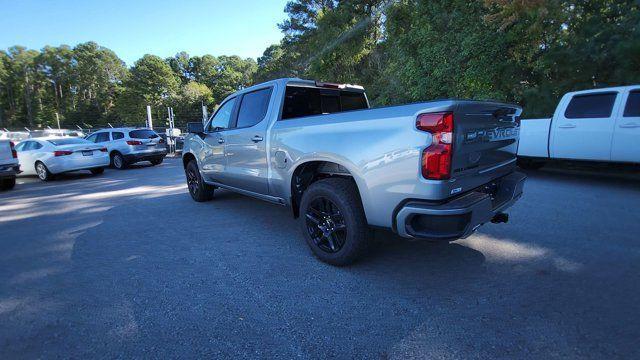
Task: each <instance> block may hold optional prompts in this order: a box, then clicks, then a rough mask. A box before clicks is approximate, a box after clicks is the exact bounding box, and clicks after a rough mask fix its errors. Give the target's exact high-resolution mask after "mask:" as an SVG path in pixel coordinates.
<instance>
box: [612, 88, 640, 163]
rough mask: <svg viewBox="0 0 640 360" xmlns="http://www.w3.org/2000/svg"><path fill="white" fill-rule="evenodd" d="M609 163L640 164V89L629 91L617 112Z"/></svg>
mask: <svg viewBox="0 0 640 360" xmlns="http://www.w3.org/2000/svg"><path fill="white" fill-rule="evenodd" d="M618 113H619V115H618V118H617V120H616V126H615V129H614V131H613V144H612V147H611V161H620V162H634V163H640V89H637V90H632V91H630V92H629V93H628V94H627V96H626V101H625V106H624V107H621V110H620V111H619V112H618Z"/></svg>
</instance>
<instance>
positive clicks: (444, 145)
mask: <svg viewBox="0 0 640 360" xmlns="http://www.w3.org/2000/svg"><path fill="white" fill-rule="evenodd" d="M416 128H418V130H421V131H426V132H429V133H431V135H433V141H432V143H431V145H429V146H428V147H427V148H426V149H424V151H423V152H422V176H423V177H424V178H425V179H431V180H444V179H449V178H450V177H451V157H452V155H453V113H451V112H441V113H429V114H421V115H419V116H418V118H417V119H416Z"/></svg>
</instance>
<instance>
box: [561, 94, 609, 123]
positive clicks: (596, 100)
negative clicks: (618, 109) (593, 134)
mask: <svg viewBox="0 0 640 360" xmlns="http://www.w3.org/2000/svg"><path fill="white" fill-rule="evenodd" d="M617 95H618V93H612V92H609V93H597V94H587V95H576V96H574V97H573V98H572V99H571V102H569V106H567V110H566V111H565V112H564V116H565V117H566V118H567V119H591V118H608V117H610V116H611V110H613V103H614V102H615V101H616V96H617Z"/></svg>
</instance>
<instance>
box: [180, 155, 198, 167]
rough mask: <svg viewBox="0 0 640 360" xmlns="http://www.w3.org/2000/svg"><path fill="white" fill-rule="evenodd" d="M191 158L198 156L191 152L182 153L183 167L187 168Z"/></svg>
mask: <svg viewBox="0 0 640 360" xmlns="http://www.w3.org/2000/svg"><path fill="white" fill-rule="evenodd" d="M191 160H196V156H195V155H193V154H192V153H190V152H187V153H184V154H183V155H182V167H183V168H185V169H186V168H187V165H188V164H189V163H190V162H191ZM196 162H197V160H196Z"/></svg>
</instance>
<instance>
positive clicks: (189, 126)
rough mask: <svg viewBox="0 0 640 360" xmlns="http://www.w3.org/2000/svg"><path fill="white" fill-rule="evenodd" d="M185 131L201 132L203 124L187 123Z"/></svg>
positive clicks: (191, 132) (202, 131)
mask: <svg viewBox="0 0 640 360" xmlns="http://www.w3.org/2000/svg"><path fill="white" fill-rule="evenodd" d="M187 132H188V133H190V134H202V133H204V125H203V124H202V123H201V122H190V123H187Z"/></svg>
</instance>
